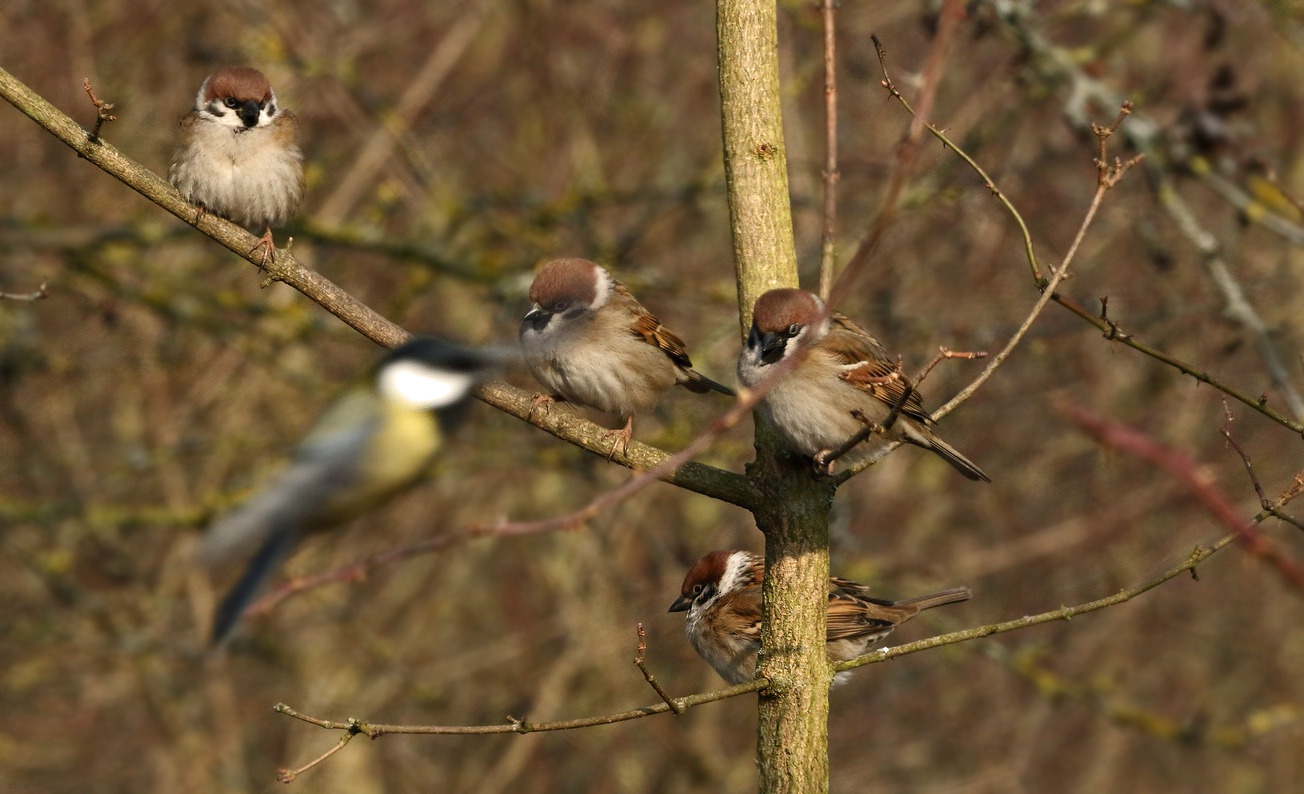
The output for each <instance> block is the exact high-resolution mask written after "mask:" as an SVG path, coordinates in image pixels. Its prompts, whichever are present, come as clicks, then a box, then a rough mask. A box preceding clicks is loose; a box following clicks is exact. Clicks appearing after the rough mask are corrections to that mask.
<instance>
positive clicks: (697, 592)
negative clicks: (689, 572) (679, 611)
mask: <svg viewBox="0 0 1304 794" xmlns="http://www.w3.org/2000/svg"><path fill="white" fill-rule="evenodd" d="M701 594H702V585H700V584H695V585H693V595H695V596H698V595H701Z"/></svg>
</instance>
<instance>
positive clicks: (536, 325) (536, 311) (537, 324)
mask: <svg viewBox="0 0 1304 794" xmlns="http://www.w3.org/2000/svg"><path fill="white" fill-rule="evenodd" d="M551 319H552V312H548V311H544V310H543V309H542V308H540V306H539V304H537V303H536V304H534V306H533V307H531V308H530V310H529V311H528V312H526V313H525V316H524V317H522V318H521V326H522V327H525V326H529V327H530V328H532V329H534V330H535V331H542V330H543V329H544V327H546V326H547V325H548V321H549V320H551Z"/></svg>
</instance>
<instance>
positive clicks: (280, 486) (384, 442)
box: [199, 337, 495, 645]
mask: <svg viewBox="0 0 1304 794" xmlns="http://www.w3.org/2000/svg"><path fill="white" fill-rule="evenodd" d="M494 361H495V359H494V354H492V353H490V352H488V351H483V350H473V349H469V348H465V347H462V346H460V345H456V344H454V343H452V342H447V341H443V340H440V339H433V338H429V337H418V338H416V339H413V340H412V341H410V342H407V343H406V344H404V345H402V346H401V347H398V348H396V349H395V350H393V351H392V352H390V353H389V354H388V355H386V356H385V357H384V358H383V359H381V361H380V363H379V364H378V365H377V366H376V368H375V371H374V374H373V376H372V377H371V378H370V379H369V380H368V381H367V382H365V383H363V384H361V385H359V386H358V387H357V388H354V389H352V390H350V391H348V392H346V393H345V394H344V395H343V396H341V397H340V398H339V399H338V400H337V401H336V402H335V403H334V404H333V405H332V406H331V407H330V408H329V409H327V411H326V413H325V415H323V416H322V418H321V420H320V421H318V422H317V424H316V426H315V427H313V429H312V431H311V432H309V434H308V436H307V438H305V439H304V440H303V441H302V442H301V443H300V444H299V447H298V449H297V450H296V451H295V454H294V458H293V460H291V461H290V463H289V465H288V466H287V467H286V468H285V470H284V471H283V472H281V473H280V474H279V475H278V476H277V477H276V478H275V479H273V480H272V482H271V483H270V484H269V485H268V486H267V487H266V488H265V489H263V490H262V491H261V492H259V493H258V494H256V495H254V496H253V497H251V498H250V499H249V500H248V501H246V502H245V503H244V504H242V505H240V506H239V507H237V508H236V509H234V510H233V511H232V512H230V513H228V514H226V515H224V516H222V517H221V518H220V519H218V520H217V522H216V523H214V524H213V526H212V527H211V528H210V529H209V530H208V533H207V535H206V536H205V538H204V540H203V542H202V543H201V545H200V549H199V558H200V560H201V562H203V563H205V564H206V565H210V566H211V565H217V564H221V563H223V562H225V561H227V560H230V559H232V558H234V557H236V556H238V555H240V554H243V553H247V552H248V551H249V550H250V549H254V548H257V551H255V552H254V553H253V556H252V557H251V558H250V561H249V563H248V567H247V568H246V569H245V572H244V574H243V575H242V576H241V577H240V579H239V581H237V582H236V584H235V586H234V587H233V588H232V589H231V592H229V593H228V594H227V595H226V597H225V598H223V599H222V602H221V604H220V605H219V606H218V607H217V613H216V615H215V616H214V619H213V637H212V639H213V643H214V644H215V645H216V644H220V643H222V642H224V641H225V640H226V639H227V638H228V637H229V636H230V634H231V631H232V629H234V628H235V626H236V624H237V622H238V621H239V619H240V616H241V614H243V612H244V610H245V608H246V607H248V605H249V603H250V602H251V601H252V600H253V598H254V596H256V595H257V594H258V592H259V591H260V590H261V589H262V586H263V585H264V584H265V583H266V582H267V580H268V579H269V577H270V576H271V575H272V573H273V572H275V571H276V569H277V568H278V567H279V566H280V564H281V562H282V561H284V560H285V558H286V557H287V556H288V555H289V554H290V552H291V551H292V550H293V549H294V547H295V544H296V543H297V542H298V540H299V538H300V536H301V535H303V534H304V533H306V532H313V531H316V530H321V529H328V528H330V527H333V526H336V525H338V524H342V523H344V522H346V521H349V520H351V519H353V518H356V517H358V516H360V515H362V514H363V513H365V512H367V511H368V510H371V509H373V508H376V507H379V506H380V505H382V504H384V503H385V502H387V501H389V500H390V499H392V498H393V497H395V496H397V495H398V494H400V493H402V492H403V491H405V490H407V489H408V488H410V487H411V486H412V485H414V484H415V483H416V482H417V481H418V480H420V479H421V477H422V475H423V474H425V473H426V472H427V471H428V470H429V468H430V465H431V463H432V462H433V461H434V459H435V457H436V455H437V454H438V452H439V448H440V446H441V445H442V442H443V438H444V434H445V433H446V432H448V431H449V430H450V429H451V428H452V427H453V426H454V425H456V424H457V422H458V420H459V419H460V417H461V415H462V414H463V413H464V412H465V409H466V407H467V406H468V404H469V401H470V397H471V396H472V394H473V393H474V391H475V388H476V386H477V385H478V384H479V383H481V382H482V381H483V380H484V379H485V378H486V377H487V376H488V374H489V373H490V372H492V370H493V364H494Z"/></svg>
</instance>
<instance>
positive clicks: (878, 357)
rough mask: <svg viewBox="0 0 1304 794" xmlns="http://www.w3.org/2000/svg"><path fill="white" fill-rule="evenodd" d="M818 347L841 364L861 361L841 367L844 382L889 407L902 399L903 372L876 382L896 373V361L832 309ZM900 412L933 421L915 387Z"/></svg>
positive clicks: (862, 329) (904, 388)
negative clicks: (845, 368)
mask: <svg viewBox="0 0 1304 794" xmlns="http://www.w3.org/2000/svg"><path fill="white" fill-rule="evenodd" d="M820 347H821V348H823V349H824V350H825V351H827V352H829V353H831V354H832V355H833V357H834V358H835V359H837V360H838V362H839V363H841V364H842V365H844V366H852V365H855V364H858V363H859V364H861V366H859V367H856V368H855V369H847V370H843V372H842V373H841V374H840V375H839V377H840V378H842V379H843V380H844V381H846V382H847V383H850V384H851V385H853V386H855V387H856V388H858V389H860V390H861V391H863V392H865V393H866V394H868V395H870V396H871V397H873V398H874V399H876V400H878V401H879V402H882V403H885V404H886V405H887V406H888V407H891V406H894V405H896V404H897V403H898V402H900V401H901V395H902V394H904V393H905V390H906V380H905V374H904V373H898V375H897V377H896V378H895V379H893V380H889V381H883V382H879V380H878V379H879V378H887V377H889V376H891V375H892V373H894V372H896V364H895V362H893V361H891V360H890V359H889V358H888V356H887V352H886V351H884V350H883V346H882V345H880V344H879V343H878V340H877V339H875V338H874V337H873V336H872V335H871V334H870V333H869V332H868V331H866V330H865V329H864V328H861V327H860V326H859V325H856V323H854V322H852V321H851V319H850V318H848V317H847V316H845V315H843V314H839V313H838V312H834V313H833V315H832V326H831V328H830V329H829V335H828V336H827V337H825V339H824V342H823V343H821V345H820ZM901 412H902V413H903V414H905V415H906V416H908V417H910V418H911V419H915V420H918V421H920V422H924V423H931V422H932V421H933V420H932V417H931V416H930V415H929V414H928V411H926V410H924V402H923V400H922V399H920V397H919V392H918V390H914V391H911V393H910V396H909V397H907V398H906V403H905V405H904V406H902V408H901Z"/></svg>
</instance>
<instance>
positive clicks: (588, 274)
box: [520, 259, 734, 454]
mask: <svg viewBox="0 0 1304 794" xmlns="http://www.w3.org/2000/svg"><path fill="white" fill-rule="evenodd" d="M530 300H531V301H532V302H533V304H534V305H533V306H532V307H530V310H529V311H528V312H526V314H525V317H524V318H523V319H522V320H521V332H520V339H521V349H522V351H523V353H524V357H525V363H526V366H528V367H529V369H530V372H531V373H532V374H533V375H534V378H535V380H537V381H539V383H541V384H543V386H544V388H546V389H547V390H548V391H549V392H551V395H539V397H537V398H536V406H537V405H538V404H541V403H546V402H550V401H552V400H556V399H564V400H568V401H570V402H573V403H577V404H579V405H584V406H587V407H589V408H596V409H598V410H599V411H606V412H608V413H613V414H617V415H619V416H621V417H624V418H625V420H626V421H625V427H624V428H622V429H620V430H612V431H610V432H609V433H608V435H610V436H613V437H614V438H613V441H612V446H611V453H612V454H615V451H616V446H617V445H618V444H620V443H621V442H622V441H623V443H624V449H625V451H626V452H628V451H629V439H630V435H631V434H632V433H633V427H634V414H636V413H641V412H643V411H646V410H648V409H650V408H652V407H653V406H654V405H656V403H657V401H659V400H660V399H661V395H662V394H663V393H664V392H665V391H666V390H667V389H669V388H670V387H671V386H674V385H676V384H678V385H680V386H683V387H685V388H687V389H688V390H689V391H694V392H699V393H700V392H707V391H710V390H715V391H718V392H720V393H721V394H729V395H732V394H733V393H734V391H733V389H730V388H728V387H727V386H721V385H720V384H719V383H716V382H715V381H713V380H711V379H710V378H707V377H706V376H704V375H702V374H701V373H700V372H697V371H696V370H694V369H692V366H693V362H692V361H690V360H689V358H688V352H687V350H686V349H685V348H684V343H683V341H682V340H681V339H680V338H679V337H677V336H675V335H674V334H673V333H671V332H670V330H669V329H668V328H666V327H665V326H663V325H662V324H661V321H660V320H658V319H657V318H656V317H653V316H652V314H651V313H649V312H648V310H647V309H645V308H643V306H642V304H640V303H639V302H638V301H637V300H636V299H635V298H634V296H633V295H631V294H630V292H629V290H628V289H626V288H625V286H624V285H623V284H621V283H620V282H619V281H616V280H615V279H614V278H612V277H611V274H610V273H608V272H607V270H606V268H603V267H601V266H600V265H597V264H595V263H593V262H589V261H588V260H585V259H556V260H553V261H552V262H549V263H548V264H546V265H544V266H543V268H542V269H541V270H540V271H539V273H538V275H536V276H535V278H534V283H533V284H532V285H531V286H530Z"/></svg>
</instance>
